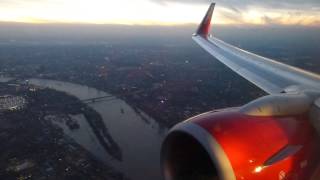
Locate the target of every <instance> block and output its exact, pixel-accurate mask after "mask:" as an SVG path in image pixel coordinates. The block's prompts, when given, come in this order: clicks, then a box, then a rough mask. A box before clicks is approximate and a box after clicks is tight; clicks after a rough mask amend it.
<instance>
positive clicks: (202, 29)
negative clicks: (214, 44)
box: [194, 2, 216, 37]
mask: <svg viewBox="0 0 320 180" xmlns="http://www.w3.org/2000/svg"><path fill="white" fill-rule="evenodd" d="M215 6H216V3H215V2H212V3H211V4H210V7H209V9H208V11H207V13H206V15H205V16H204V18H203V20H202V22H201V24H200V25H199V28H198V30H197V32H196V33H195V34H194V35H201V36H205V37H207V36H208V35H209V32H210V28H211V19H212V15H213V11H214V8H215Z"/></svg>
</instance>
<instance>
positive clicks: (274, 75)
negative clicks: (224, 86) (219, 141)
mask: <svg viewBox="0 0 320 180" xmlns="http://www.w3.org/2000/svg"><path fill="white" fill-rule="evenodd" d="M214 7H215V3H212V4H211V6H210V8H209V10H208V12H207V14H206V16H205V17H204V19H203V21H202V23H201V24H200V26H199V29H198V31H197V32H196V33H195V34H194V35H193V37H192V38H193V39H194V40H195V41H196V42H197V43H198V44H199V45H200V46H201V47H202V48H203V49H205V50H206V51H208V52H209V53H210V54H211V55H212V56H214V57H215V58H216V59H218V60H219V61H220V62H222V63H223V64H225V65H226V66H228V67H229V68H231V69H232V70H233V71H235V72H236V73H238V74H239V75H241V76H242V77H244V78H245V79H247V80H249V81H250V82H252V83H253V84H255V85H256V86H258V87H259V88H261V89H262V90H264V91H266V92H267V93H269V94H278V93H282V92H287V91H289V90H293V89H296V90H300V89H301V88H303V89H308V90H320V76H319V75H317V74H314V73H311V72H307V71H305V70H302V69H299V68H296V67H292V66H289V65H286V64H283V63H280V62H277V61H274V60H272V59H269V58H265V57H262V56H259V55H256V54H253V53H250V52H248V51H245V50H242V49H240V48H237V47H235V46H232V45H230V44H227V43H226V42H223V41H221V40H219V39H217V38H215V37H213V36H211V35H209V31H210V24H211V17H212V14H213V10H214Z"/></svg>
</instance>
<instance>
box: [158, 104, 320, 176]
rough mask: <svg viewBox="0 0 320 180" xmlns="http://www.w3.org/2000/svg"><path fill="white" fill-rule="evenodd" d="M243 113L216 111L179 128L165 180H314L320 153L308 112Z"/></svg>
mask: <svg viewBox="0 0 320 180" xmlns="http://www.w3.org/2000/svg"><path fill="white" fill-rule="evenodd" d="M242 109H243V108H232V109H226V110H221V111H212V112H208V113H204V114H201V115H199V116H196V117H194V118H191V119H189V120H187V121H185V122H183V123H180V124H178V125H176V126H175V127H174V128H173V129H172V130H171V131H170V133H169V134H168V136H167V138H166V139H165V141H164V143H163V146H162V155H161V160H162V168H163V174H164V177H165V179H166V180H235V179H239V180H242V179H250V180H255V179H259V180H261V179H267V180H269V179H270V180H272V179H276V180H278V179H279V180H284V179H286V180H288V179H290V180H291V179H292V180H296V179H311V178H312V176H313V174H314V172H315V169H316V168H317V166H318V162H319V152H320V147H319V138H318V135H317V133H316V131H315V129H314V128H313V127H312V125H311V123H310V121H309V114H308V112H303V111H301V112H300V113H294V115H286V116H284V115H279V116H272V115H270V116H268V114H264V115H263V116H259V115H248V114H246V113H244V112H243V111H242ZM318 178H319V177H318Z"/></svg>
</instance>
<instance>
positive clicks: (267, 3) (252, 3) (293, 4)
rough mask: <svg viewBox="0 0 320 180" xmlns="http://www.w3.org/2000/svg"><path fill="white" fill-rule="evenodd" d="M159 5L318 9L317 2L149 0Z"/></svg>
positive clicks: (308, 0) (319, 2)
mask: <svg viewBox="0 0 320 180" xmlns="http://www.w3.org/2000/svg"><path fill="white" fill-rule="evenodd" d="M151 1H153V2H156V3H160V4H167V3H192V4H209V3H210V2H216V3H217V4H218V5H220V6H227V7H230V6H231V7H237V8H239V9H243V8H247V7H250V6H259V7H266V8H273V9H279V8H281V9H282V8H284V9H292V8H294V9H300V8H310V9H312V8H316V9H319V7H320V1H319V0H305V1H303V0H290V1H289V0H260V1H259V0H242V1H239V0H214V1H212V0H151Z"/></svg>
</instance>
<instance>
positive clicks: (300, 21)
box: [0, 0, 320, 26]
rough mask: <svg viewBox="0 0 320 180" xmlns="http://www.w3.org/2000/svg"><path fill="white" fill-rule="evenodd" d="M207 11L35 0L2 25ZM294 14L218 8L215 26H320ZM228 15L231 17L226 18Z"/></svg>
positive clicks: (3, 12)
mask: <svg viewBox="0 0 320 180" xmlns="http://www.w3.org/2000/svg"><path fill="white" fill-rule="evenodd" d="M75 4H76V6H75ZM207 8H208V7H207V6H206V5H194V4H181V3H169V4H165V5H162V4H157V3H154V2H152V1H149V0H135V1H134V2H132V1H129V0H123V1H122V2H119V1H111V0H106V1H101V0H92V1H90V3H88V1H85V0H68V1H63V0H44V1H36V0H35V1H31V2H25V1H21V3H20V4H11V5H7V6H0V21H5V22H23V23H88V24H124V25H164V26H170V25H185V24H198V23H199V22H200V21H201V19H202V17H203V15H204V13H205V12H206V9H207ZM291 11H292V10H291ZM291 11H289V10H270V9H264V8H262V7H250V8H248V9H247V10H246V11H245V12H241V14H235V13H236V12H232V11H231V10H229V9H227V8H225V7H222V6H219V5H217V7H216V11H215V14H214V17H213V23H214V24H222V25H239V24H240V25H241V24H252V25H267V24H280V25H304V26H310V25H311V26H314V25H320V21H319V19H320V13H319V12H299V13H297V12H295V11H292V12H291ZM297 11H298V10H297ZM226 13H227V14H229V15H230V14H231V16H226Z"/></svg>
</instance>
